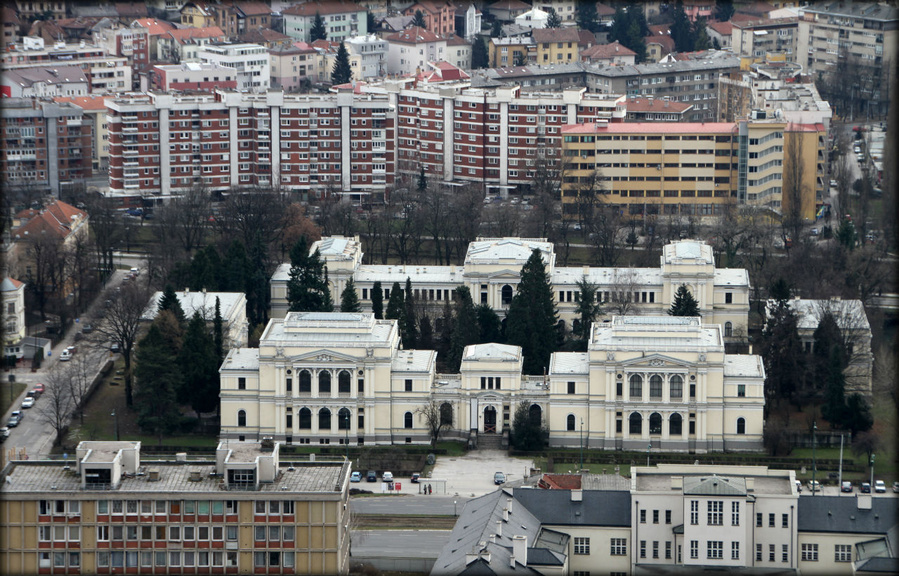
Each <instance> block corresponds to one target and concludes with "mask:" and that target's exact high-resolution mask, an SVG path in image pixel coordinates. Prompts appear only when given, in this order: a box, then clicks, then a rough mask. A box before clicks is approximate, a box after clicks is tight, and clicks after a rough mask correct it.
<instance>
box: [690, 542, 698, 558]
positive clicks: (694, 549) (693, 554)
mask: <svg viewBox="0 0 899 576" xmlns="http://www.w3.org/2000/svg"><path fill="white" fill-rule="evenodd" d="M690 558H692V559H694V560H696V559H697V558H699V540H690Z"/></svg>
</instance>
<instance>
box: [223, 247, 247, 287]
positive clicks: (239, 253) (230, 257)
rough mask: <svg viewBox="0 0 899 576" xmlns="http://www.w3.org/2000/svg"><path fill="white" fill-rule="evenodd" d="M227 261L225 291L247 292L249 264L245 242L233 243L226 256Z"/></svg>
mask: <svg viewBox="0 0 899 576" xmlns="http://www.w3.org/2000/svg"><path fill="white" fill-rule="evenodd" d="M225 261H226V262H227V266H226V272H225V279H224V280H225V281H224V285H223V286H222V288H223V290H224V291H225V292H246V291H247V277H248V275H249V274H248V270H249V263H248V262H247V251H246V248H245V247H244V245H243V242H241V241H240V240H234V241H233V242H231V245H230V246H228V252H227V254H226V255H225Z"/></svg>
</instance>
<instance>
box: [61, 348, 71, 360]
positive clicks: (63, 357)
mask: <svg viewBox="0 0 899 576" xmlns="http://www.w3.org/2000/svg"><path fill="white" fill-rule="evenodd" d="M71 359H72V352H71V350H69V349H68V348H66V349H65V350H63V351H62V352H61V353H60V354H59V361H60V362H68V361H69V360H71Z"/></svg>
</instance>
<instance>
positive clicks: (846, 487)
mask: <svg viewBox="0 0 899 576" xmlns="http://www.w3.org/2000/svg"><path fill="white" fill-rule="evenodd" d="M840 492H852V482H848V481H847V482H843V483H842V484H841V485H840Z"/></svg>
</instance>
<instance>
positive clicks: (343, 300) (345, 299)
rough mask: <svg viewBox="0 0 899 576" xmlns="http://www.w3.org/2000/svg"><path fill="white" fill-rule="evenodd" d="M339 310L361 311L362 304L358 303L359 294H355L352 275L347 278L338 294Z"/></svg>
mask: <svg viewBox="0 0 899 576" xmlns="http://www.w3.org/2000/svg"><path fill="white" fill-rule="evenodd" d="M340 311H341V312H362V306H361V305H360V304H359V295H358V294H356V283H355V282H353V279H352V277H351V278H350V279H349V280H347V282H346V286H345V287H344V289H343V292H341V294H340Z"/></svg>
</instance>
